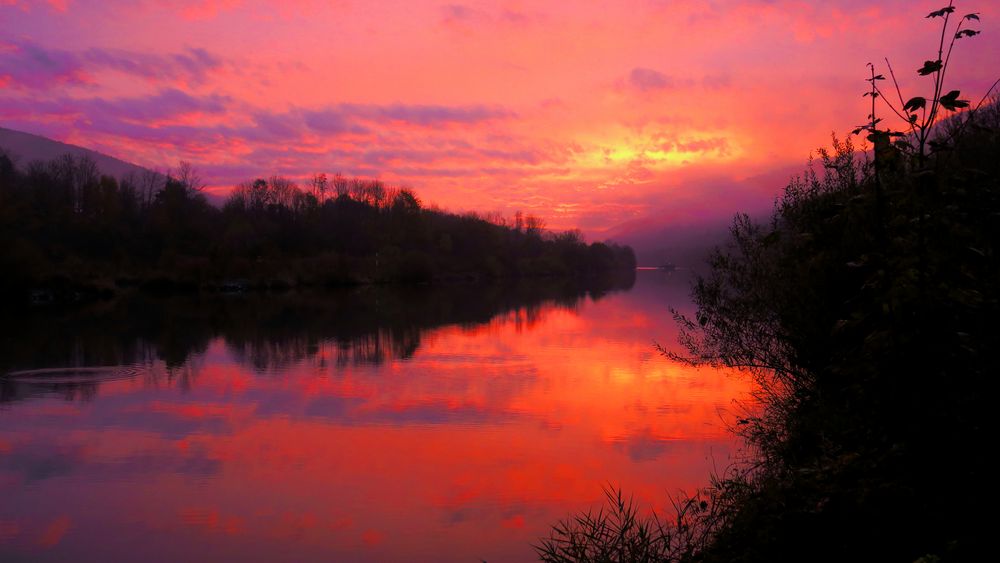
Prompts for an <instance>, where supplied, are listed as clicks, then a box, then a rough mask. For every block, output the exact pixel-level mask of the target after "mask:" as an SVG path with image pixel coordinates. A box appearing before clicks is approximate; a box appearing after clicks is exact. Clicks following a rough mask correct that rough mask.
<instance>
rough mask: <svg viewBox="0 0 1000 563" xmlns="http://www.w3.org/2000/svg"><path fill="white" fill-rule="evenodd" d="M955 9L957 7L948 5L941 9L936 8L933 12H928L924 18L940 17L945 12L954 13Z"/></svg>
mask: <svg viewBox="0 0 1000 563" xmlns="http://www.w3.org/2000/svg"><path fill="white" fill-rule="evenodd" d="M954 11H955V7H954V6H947V7H945V8H941V9H940V10H934V11H933V12H931V13H929V14H927V15H926V16H924V19H927V18H940V17H942V16H944V15H945V14H950V13H952V12H954Z"/></svg>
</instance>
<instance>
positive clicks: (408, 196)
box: [0, 154, 635, 297]
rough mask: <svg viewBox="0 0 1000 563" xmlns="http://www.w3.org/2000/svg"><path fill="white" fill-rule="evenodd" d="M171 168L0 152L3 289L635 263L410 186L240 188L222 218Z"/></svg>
mask: <svg viewBox="0 0 1000 563" xmlns="http://www.w3.org/2000/svg"><path fill="white" fill-rule="evenodd" d="M201 186H202V183H201V180H200V179H199V177H198V174H197V172H196V171H195V170H194V169H193V168H192V167H191V166H190V165H186V164H182V165H181V166H180V167H179V168H178V170H177V175H176V177H175V176H166V177H164V176H155V175H151V176H148V177H147V176H142V177H135V176H130V177H126V178H122V179H120V180H117V179H115V178H111V177H108V176H101V175H100V174H99V172H98V170H97V169H96V166H95V165H94V163H93V161H91V160H89V159H86V158H82V159H75V158H73V157H72V156H68V155H67V156H66V157H63V158H61V159H58V160H56V161H53V162H49V163H40V162H36V163H32V164H30V165H29V166H28V167H27V169H26V170H25V171H21V170H18V169H17V168H15V167H14V166H13V163H12V161H11V159H10V158H9V157H8V156H7V155H5V154H0V235H3V237H4V238H3V240H4V241H5V242H6V244H5V245H4V248H0V266H3V267H4V270H5V271H6V272H10V274H9V275H7V276H6V277H5V278H4V279H3V280H2V281H0V289H3V290H4V291H3V293H4V295H5V296H7V297H9V296H11V295H20V296H22V297H23V296H25V295H26V294H27V291H28V290H29V289H30V288H50V289H59V288H69V289H72V290H74V291H75V290H79V289H80V286H83V287H87V288H93V287H107V288H113V287H114V286H115V285H119V286H120V285H130V284H140V285H155V286H158V287H198V286H202V287H204V286H216V287H218V286H220V285H222V284H225V283H232V282H233V281H234V280H238V282H239V283H240V284H241V285H242V286H247V287H249V286H269V287H288V286H296V285H336V284H358V283H373V282H402V281H405V282H429V281H434V280H442V279H486V278H500V277H530V276H543V275H557V276H570V277H591V276H596V275H602V274H603V273H604V272H609V271H612V270H620V269H634V267H635V255H634V253H633V252H632V250H631V249H630V248H628V247H621V246H618V245H615V244H612V243H599V242H596V243H593V244H589V245H588V244H587V243H585V242H584V241H583V240H582V238H580V237H579V236H578V233H576V234H573V233H569V234H552V233H548V232H546V231H544V229H543V224H544V223H543V222H542V221H541V220H540V219H538V218H535V217H532V216H528V217H527V218H526V219H524V218H522V217H521V216H520V214H518V216H517V220H516V221H507V220H505V219H503V218H502V217H492V218H490V219H487V218H485V217H481V216H479V215H476V214H466V215H455V214H451V213H446V212H443V211H440V210H437V209H427V208H425V207H423V205H422V204H421V202H420V199H419V198H418V197H417V195H416V194H414V193H413V192H412V191H410V190H407V189H394V188H389V187H387V186H385V185H384V184H382V183H381V182H378V181H368V180H361V179H348V178H344V177H342V176H339V175H338V176H335V177H334V178H332V180H331V179H328V178H327V177H326V176H324V175H318V176H316V177H314V178H313V180H312V182H311V183H310V186H309V189H308V190H307V191H304V190H302V189H300V188H299V187H298V186H297V185H296V184H295V183H293V182H291V181H290V180H288V179H286V178H282V177H280V176H273V177H271V178H269V179H256V180H253V181H249V182H244V183H242V184H240V185H238V186H236V187H235V188H234V190H233V191H232V193H231V195H230V196H229V199H228V200H227V201H226V203H225V205H224V206H223V208H222V209H217V208H215V207H213V206H211V205H210V204H209V203H208V202H207V200H206V198H205V197H204V195H203V194H202V193H201Z"/></svg>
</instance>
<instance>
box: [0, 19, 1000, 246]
mask: <svg viewBox="0 0 1000 563" xmlns="http://www.w3.org/2000/svg"><path fill="white" fill-rule="evenodd" d="M939 4H940V5H939ZM946 4H947V2H945V1H944V0H933V1H930V2H927V1H923V0H920V1H913V0H906V1H886V2H863V1H860V0H843V1H823V2H804V1H791V0H728V1H727V0H716V1H708V0H691V1H684V2H673V1H668V0H637V1H629V0H618V1H609V2H556V1H548V2H524V1H497V2H448V1H426V0H406V1H401V2H395V1H384V2H380V1H373V0H368V1H362V0H357V1H355V0H332V1H319V0H281V1H274V2H272V1H264V0H39V1H31V0H0V126H4V127H8V128H11V129H18V130H22V131H27V132H30V133H35V134H40V135H45V136H48V137H51V138H54V139H57V140H60V141H63V142H68V143H72V144H77V145H81V146H85V147H88V148H93V149H96V150H99V151H101V152H105V153H107V154H111V155H113V156H117V157H119V158H122V159H125V160H129V161H132V162H135V163H137V164H140V165H143V166H148V167H154V168H158V169H161V170H163V169H166V168H169V167H170V166H176V163H177V162H178V161H180V160H185V161H189V162H191V163H193V164H194V165H195V166H196V167H197V168H198V169H199V171H200V172H201V175H202V177H203V178H204V179H205V181H206V182H207V183H208V185H209V190H210V191H214V192H217V193H224V192H225V191H226V190H228V189H229V188H231V187H232V186H233V185H235V184H237V183H239V182H241V181H244V180H247V179H251V178H254V177H259V176H270V175H272V174H280V175H284V176H288V177H290V178H293V179H295V180H297V181H300V182H304V181H306V180H307V178H308V177H309V176H311V175H312V174H314V173H320V172H322V173H327V174H334V173H338V172H339V173H342V174H344V175H347V176H363V177H375V178H379V179H382V180H384V181H386V182H387V183H389V184H392V185H396V186H405V187H411V188H413V189H415V190H416V191H417V193H418V195H419V196H420V197H421V199H422V200H423V201H424V203H425V204H434V205H438V206H440V207H442V208H444V209H447V210H451V211H460V212H461V211H473V210H475V211H480V212H497V211H499V212H501V213H503V214H504V215H508V216H509V215H512V214H513V213H514V212H515V211H518V210H520V211H523V212H524V213H531V214H535V215H537V216H539V217H541V218H543V219H544V220H545V222H546V224H547V226H548V227H550V228H553V229H569V228H580V229H582V230H583V232H584V233H585V234H587V235H588V236H590V237H592V238H599V237H601V236H602V235H603V234H606V233H609V232H613V231H614V230H615V229H616V228H617V229H621V227H622V225H628V224H640V223H642V222H643V221H645V222H647V223H648V222H649V221H662V222H671V221H675V222H676V221H691V220H695V219H699V218H709V217H718V216H727V215H731V214H732V213H733V212H735V211H738V210H741V209H744V208H747V207H760V206H762V205H763V206H767V205H769V203H770V202H771V201H772V200H773V198H774V197H775V196H776V195H777V194H778V193H779V192H780V189H781V188H782V186H783V185H784V183H785V181H787V179H788V176H789V175H790V174H792V173H794V172H795V171H797V170H801V169H802V168H803V167H804V165H805V163H806V160H807V158H808V157H809V155H810V153H811V152H812V151H814V150H815V149H816V148H817V147H821V146H828V145H829V144H830V135H831V132H836V133H837V134H839V135H842V136H843V135H847V134H849V132H850V130H851V129H853V128H854V126H856V125H858V124H860V123H863V122H864V121H865V120H866V116H867V114H868V113H869V109H870V108H869V107H868V106H867V104H868V103H869V102H868V99H867V98H862V93H863V92H864V91H865V89H866V83H865V82H864V78H865V77H866V76H867V72H868V71H867V68H866V63H868V62H869V61H871V62H874V63H876V64H877V65H878V68H879V71H880V72H884V71H885V62H884V59H883V57H888V58H889V60H890V61H891V62H892V63H893V68H894V70H895V71H896V74H897V78H899V82H900V86H901V87H902V89H903V93H904V96H905V97H907V98H908V97H910V96H915V95H924V94H926V91H927V89H928V85H929V80H928V79H927V78H920V77H918V76H917V74H916V69H917V68H919V67H920V66H921V65H922V63H923V61H924V60H926V59H934V58H936V50H937V42H938V38H939V37H940V22H941V20H940V19H936V20H930V19H926V18H925V17H924V16H925V15H926V14H927V13H929V12H930V11H932V10H936V9H938V8H940V7H942V6H944V5H946ZM996 7H997V6H996V4H995V3H993V2H992V1H986V0H973V1H970V2H961V3H960V4H959V5H958V12H956V14H957V15H963V14H966V13H969V12H978V13H979V14H980V17H981V22H973V23H975V25H973V26H972V28H973V29H979V30H982V32H983V33H982V34H981V35H979V36H977V37H974V38H972V39H963V40H961V41H959V42H958V44H957V46H956V51H955V55H954V57H953V59H952V62H951V69H950V70H949V78H948V82H949V89H960V90H961V91H962V92H963V94H964V95H963V97H968V98H971V99H973V101H974V102H975V101H978V99H979V98H980V97H981V96H982V95H983V93H985V91H986V90H987V88H988V87H989V85H990V84H991V83H992V82H993V80H995V79H996V78H997V77H998V76H1000V74H998V72H997V71H998V70H1000V69H998V66H997V65H996V61H997V60H1000V39H998V38H1000V34H998V33H997V31H996V30H997V22H998V21H1000V13H995V12H997V10H993V9H992V8H996Z"/></svg>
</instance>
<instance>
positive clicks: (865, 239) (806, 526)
mask: <svg viewBox="0 0 1000 563" xmlns="http://www.w3.org/2000/svg"><path fill="white" fill-rule="evenodd" d="M955 10H956V8H955V7H954V5H953V3H949V4H948V5H947V6H945V7H944V8H942V9H939V10H935V11H934V12H931V13H930V14H928V15H927V16H926V19H928V20H930V21H931V22H932V23H938V22H942V23H941V24H940V25H941V32H940V43H938V41H935V45H934V51H935V52H936V55H937V56H936V58H934V59H933V60H927V61H925V62H924V64H923V66H922V67H920V68H919V69H917V71H916V74H918V75H919V76H921V77H925V78H923V79H922V80H925V81H926V82H922V83H923V84H927V85H929V86H930V87H929V88H928V90H930V92H929V95H927V96H926V97H922V96H916V97H908V96H904V94H903V92H901V91H900V90H901V89H900V87H899V85H898V82H897V80H896V76H895V74H894V73H893V70H892V67H891V66H889V64H888V60H887V61H886V65H885V68H886V71H885V74H879V73H878V71H877V69H876V67H875V66H873V65H871V64H869V67H870V78H868V79H867V81H868V82H869V87H868V89H867V90H868V91H867V92H866V93H865V96H870V98H871V114H869V116H868V121H867V123H866V124H865V125H862V126H859V127H857V128H856V129H855V131H854V134H856V135H864V138H866V139H867V140H868V141H869V142H870V143H871V145H869V146H862V147H855V146H854V144H853V142H852V141H851V140H850V138H848V139H847V140H838V139H837V138H836V136H834V138H833V148H832V150H831V149H820V150H819V158H818V159H817V160H816V161H811V162H810V165H809V168H808V169H807V170H806V172H805V174H804V175H802V176H800V177H797V178H794V179H793V180H792V181H791V182H790V183H789V184H788V185H787V186H786V187H785V189H784V193H783V194H782V195H781V197H779V198H778V199H777V201H776V203H775V209H774V212H773V215H772V217H771V219H770V221H764V222H758V221H754V220H752V219H750V217H749V216H747V215H738V216H737V217H736V218H735V220H734V222H733V226H732V229H731V237H730V240H729V242H728V244H726V245H725V246H723V247H720V248H719V249H717V250H716V252H715V253H714V254H713V255H712V256H711V258H710V260H709V268H708V273H706V274H705V275H703V276H700V277H699V278H698V279H697V281H696V283H695V285H694V288H693V292H694V301H695V304H696V306H697V313H696V314H695V315H694V316H693V317H690V318H689V317H686V316H684V315H681V314H678V313H676V312H675V313H674V315H675V319H676V320H677V321H678V323H679V324H680V326H681V343H682V344H683V345H684V346H685V347H686V349H687V351H688V355H680V354H676V353H671V352H668V351H666V350H664V349H662V348H661V352H662V353H664V355H666V356H668V357H670V358H672V359H674V360H677V361H682V362H688V363H691V364H694V365H713V366H727V367H735V368H741V369H742V370H744V372H745V374H746V376H747V377H751V378H752V379H753V381H754V383H755V396H754V398H753V401H751V402H750V403H749V404H746V405H740V406H738V407H737V408H736V412H735V413H733V414H736V416H737V421H736V422H735V424H734V427H733V428H732V430H733V431H734V432H735V433H736V435H738V436H739V437H741V438H743V439H744V440H745V444H746V447H745V450H744V454H743V457H742V458H740V459H738V460H737V461H736V462H735V463H734V464H733V465H731V466H730V467H728V468H726V469H725V470H723V471H722V472H721V474H718V475H713V476H711V477H710V485H709V486H708V487H706V488H705V489H702V490H701V491H698V492H696V493H695V494H694V495H692V496H683V495H682V496H680V497H679V498H674V499H672V505H673V509H672V511H670V510H668V514H667V515H665V516H661V515H657V514H656V513H652V514H650V513H649V512H648V511H646V510H645V509H644V507H642V506H641V505H640V503H639V502H637V501H635V500H634V499H632V498H630V497H629V496H628V494H627V492H626V493H623V492H622V491H621V490H618V489H616V488H609V489H608V490H606V491H605V492H606V497H607V499H606V500H607V502H606V504H605V506H604V507H602V508H601V509H599V510H597V511H589V512H586V513H581V514H578V515H575V516H571V517H569V518H567V519H565V520H563V521H561V522H559V523H556V524H555V525H554V526H553V528H552V530H551V531H550V534H549V536H548V537H547V538H543V539H542V540H541V541H540V544H539V545H538V546H536V550H537V553H538V555H539V557H540V558H541V559H542V560H543V561H545V562H548V563H556V562H560V563H563V562H585V561H586V562H602V563H603V562H644V563H645V562H678V563H679V562H699V563H715V562H720V563H722V562H726V563H731V562H747V563H750V562H762V561H767V562H774V561H796V562H798V561H811V562H830V563H834V562H842V561H879V562H898V563H944V562H965V561H970V562H971V561H985V560H990V559H991V558H995V556H993V557H991V555H992V553H993V552H994V551H995V549H994V548H993V546H992V542H991V539H992V538H991V535H990V534H991V531H992V529H991V528H992V526H991V524H992V522H991V519H990V518H989V517H987V516H985V514H987V513H988V510H989V507H988V505H986V506H985V509H984V504H983V500H982V499H981V498H980V496H981V495H980V494H979V492H978V488H979V487H980V486H982V485H983V484H984V483H986V484H987V485H986V486H987V487H988V486H989V485H988V483H989V479H990V477H991V474H992V467H993V466H992V465H991V464H990V463H989V461H990V460H989V457H991V456H990V455H989V453H988V452H989V451H990V450H991V447H990V444H992V443H994V441H995V436H994V434H993V431H992V429H993V427H994V426H995V421H993V420H992V419H993V414H992V413H993V408H992V405H991V401H992V394H991V393H989V392H987V391H986V390H987V389H988V385H989V383H988V381H990V380H991V379H992V378H994V377H995V374H996V373H997V372H998V371H1000V359H998V356H997V350H1000V330H998V329H997V326H996V323H997V318H998V317H1000V159H998V158H997V155H1000V103H998V99H997V98H995V97H994V98H990V96H991V95H992V88H991V89H990V90H988V91H987V92H986V94H985V95H984V96H983V99H982V101H980V102H979V103H978V104H976V103H974V102H970V101H969V100H963V99H961V98H960V96H961V93H960V92H959V91H957V90H950V91H949V90H948V89H947V88H946V87H945V80H944V76H945V72H946V70H947V69H948V64H949V61H950V60H951V54H952V49H953V48H954V46H955V44H956V42H959V43H962V41H961V40H963V39H968V38H971V37H973V36H975V35H977V34H978V33H979V31H977V30H975V29H970V26H974V25H976V24H977V23H978V22H979V15H978V14H976V13H972V14H966V15H964V16H962V15H960V14H959V13H955ZM938 18H940V19H938ZM935 39H936V38H935ZM914 66H916V65H914ZM998 82H1000V81H998ZM886 84H888V85H889V86H888V87H886V86H884V85H886ZM996 85H997V83H994V87H995V86H996ZM907 98H909V99H908V101H905V102H904V100H907ZM897 100H898V102H897ZM963 109H967V110H968V111H960V110H963ZM883 118H884V119H883ZM890 122H892V123H897V127H898V128H899V129H900V130H896V129H894V128H892V127H889V126H888V125H886V124H887V123H890Z"/></svg>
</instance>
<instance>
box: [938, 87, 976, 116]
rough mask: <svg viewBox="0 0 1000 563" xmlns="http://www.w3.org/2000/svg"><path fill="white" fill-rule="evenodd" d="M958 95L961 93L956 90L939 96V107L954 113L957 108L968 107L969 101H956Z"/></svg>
mask: <svg viewBox="0 0 1000 563" xmlns="http://www.w3.org/2000/svg"><path fill="white" fill-rule="evenodd" d="M960 93H961V92H959V91H958V90H952V91H951V92H948V93H947V94H945V95H943V96H941V97H940V98H939V99H938V102H939V103H940V104H941V107H943V108H944V109H947V110H951V111H955V110H957V109H958V108H967V107H969V100H959V99H958V95H959V94H960Z"/></svg>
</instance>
